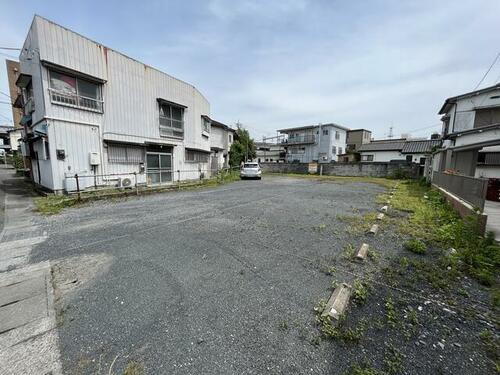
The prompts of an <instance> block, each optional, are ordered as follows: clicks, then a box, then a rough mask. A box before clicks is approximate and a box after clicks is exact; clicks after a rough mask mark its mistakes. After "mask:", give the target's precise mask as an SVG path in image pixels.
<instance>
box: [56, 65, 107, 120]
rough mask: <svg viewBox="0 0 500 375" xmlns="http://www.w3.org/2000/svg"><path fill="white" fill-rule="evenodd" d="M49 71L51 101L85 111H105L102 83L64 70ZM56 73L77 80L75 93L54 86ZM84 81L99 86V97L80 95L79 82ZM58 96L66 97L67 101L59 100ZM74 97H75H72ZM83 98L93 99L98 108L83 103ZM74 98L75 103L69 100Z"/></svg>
mask: <svg viewBox="0 0 500 375" xmlns="http://www.w3.org/2000/svg"><path fill="white" fill-rule="evenodd" d="M47 71H48V78H49V80H48V81H49V82H48V83H49V88H48V91H49V97H50V103H51V104H55V105H62V106H65V107H71V108H76V109H81V110H83V111H90V112H96V113H104V100H103V90H102V83H99V82H96V81H92V80H90V79H86V78H81V77H79V76H78V75H77V74H71V73H66V72H62V71H60V70H57V69H47ZM54 73H57V74H60V75H63V76H67V77H70V78H73V79H74V80H75V94H68V93H64V92H62V91H60V90H58V89H56V88H54V87H53V86H52V76H53V74H54ZM79 81H83V82H86V83H90V84H92V85H95V86H96V88H97V98H96V99H95V98H90V97H88V96H83V95H80V93H79V88H78V86H79V85H78V82H79ZM56 97H60V98H64V97H66V102H65V101H64V100H57V99H56ZM68 97H70V98H68ZM71 97H73V98H71ZM82 99H84V100H86V101H91V102H95V103H96V108H92V107H89V106H85V105H82V104H81V103H82ZM71 100H74V102H75V103H70V102H69V101H71Z"/></svg>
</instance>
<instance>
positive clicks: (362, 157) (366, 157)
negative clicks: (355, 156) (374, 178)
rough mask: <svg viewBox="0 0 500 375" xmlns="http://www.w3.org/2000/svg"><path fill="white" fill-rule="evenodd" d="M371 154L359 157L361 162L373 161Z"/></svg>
mask: <svg viewBox="0 0 500 375" xmlns="http://www.w3.org/2000/svg"><path fill="white" fill-rule="evenodd" d="M373 159H374V158H373V154H368V155H361V161H373Z"/></svg>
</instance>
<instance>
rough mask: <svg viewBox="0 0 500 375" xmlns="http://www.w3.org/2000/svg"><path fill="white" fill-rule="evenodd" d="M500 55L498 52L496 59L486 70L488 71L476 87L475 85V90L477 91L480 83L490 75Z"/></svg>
mask: <svg viewBox="0 0 500 375" xmlns="http://www.w3.org/2000/svg"><path fill="white" fill-rule="evenodd" d="M499 57H500V52H498V53H497V56H496V57H495V59H494V60H493V62H492V63H491V65H490V67H489V68H488V70H487V71H486V73H484V75H483V78H481V80H480V81H479V83H478V84H477V85H476V87H474V90H472V91H476V90H477V88H478V87H479V85H480V84H481V83H483V81H484V79H485V78H486V76H487V75H488V73H489V72H490V70H491V68H493V65H495V64H496V62H497V61H498V58H499Z"/></svg>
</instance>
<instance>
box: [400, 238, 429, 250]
mask: <svg viewBox="0 0 500 375" xmlns="http://www.w3.org/2000/svg"><path fill="white" fill-rule="evenodd" d="M403 246H404V248H405V249H406V250H408V251H411V252H412V253H415V254H425V253H426V252H427V246H425V243H423V242H422V241H420V240H417V239H414V238H412V239H411V240H409V241H406V242H405V243H404V245H403Z"/></svg>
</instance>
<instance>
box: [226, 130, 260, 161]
mask: <svg viewBox="0 0 500 375" xmlns="http://www.w3.org/2000/svg"><path fill="white" fill-rule="evenodd" d="M234 138H235V139H234V142H233V144H232V145H231V150H230V152H229V164H230V165H231V166H232V167H239V166H240V164H241V162H242V161H245V160H251V159H253V158H255V156H256V155H257V154H256V150H257V148H256V147H255V143H254V141H253V139H252V138H251V137H250V133H249V132H248V130H246V129H245V128H243V127H242V126H241V125H238V128H237V129H236V135H235V137H234Z"/></svg>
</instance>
